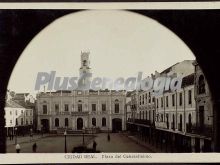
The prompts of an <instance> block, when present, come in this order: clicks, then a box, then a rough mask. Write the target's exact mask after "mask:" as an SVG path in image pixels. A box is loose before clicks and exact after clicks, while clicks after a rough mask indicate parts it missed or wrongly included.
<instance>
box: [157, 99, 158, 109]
mask: <svg viewBox="0 0 220 165" xmlns="http://www.w3.org/2000/svg"><path fill="white" fill-rule="evenodd" d="M157 108H158V99H157Z"/></svg>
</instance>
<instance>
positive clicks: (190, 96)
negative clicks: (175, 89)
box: [188, 90, 192, 104]
mask: <svg viewBox="0 0 220 165" xmlns="http://www.w3.org/2000/svg"><path fill="white" fill-rule="evenodd" d="M188 104H192V91H191V90H189V91H188Z"/></svg>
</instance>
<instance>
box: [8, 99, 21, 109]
mask: <svg viewBox="0 0 220 165" xmlns="http://www.w3.org/2000/svg"><path fill="white" fill-rule="evenodd" d="M5 107H11V108H24V107H23V106H21V105H20V104H18V103H16V102H15V101H13V100H8V101H7V102H6V105H5Z"/></svg>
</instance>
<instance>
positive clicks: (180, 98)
mask: <svg viewBox="0 0 220 165" xmlns="http://www.w3.org/2000/svg"><path fill="white" fill-rule="evenodd" d="M179 96H180V97H179V105H180V106H182V104H183V96H182V93H180V94H179Z"/></svg>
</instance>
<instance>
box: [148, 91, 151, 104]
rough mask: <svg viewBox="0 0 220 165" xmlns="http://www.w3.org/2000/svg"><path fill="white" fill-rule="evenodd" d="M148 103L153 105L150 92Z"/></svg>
mask: <svg viewBox="0 0 220 165" xmlns="http://www.w3.org/2000/svg"><path fill="white" fill-rule="evenodd" d="M148 96H149V97H148V103H151V95H150V92H149V94H148Z"/></svg>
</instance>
